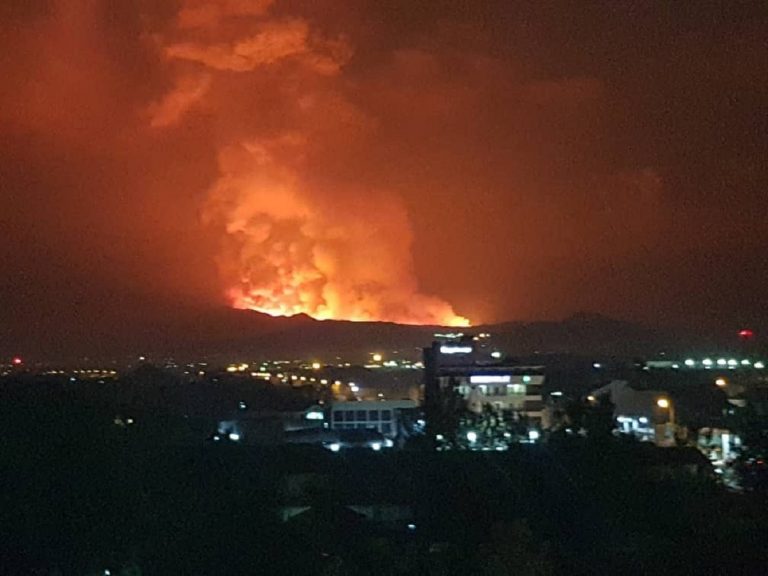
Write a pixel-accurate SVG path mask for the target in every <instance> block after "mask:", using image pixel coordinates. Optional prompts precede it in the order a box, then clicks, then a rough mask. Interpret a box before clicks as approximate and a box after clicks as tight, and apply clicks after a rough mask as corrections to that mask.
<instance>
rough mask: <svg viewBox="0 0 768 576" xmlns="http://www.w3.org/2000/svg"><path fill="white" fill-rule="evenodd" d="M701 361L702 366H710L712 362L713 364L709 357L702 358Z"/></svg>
mask: <svg viewBox="0 0 768 576" xmlns="http://www.w3.org/2000/svg"><path fill="white" fill-rule="evenodd" d="M701 363H702V364H704V366H712V364H714V362H712V359H711V358H704V360H702V362H701Z"/></svg>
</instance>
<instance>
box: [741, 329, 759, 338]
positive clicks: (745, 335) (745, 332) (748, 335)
mask: <svg viewBox="0 0 768 576" xmlns="http://www.w3.org/2000/svg"><path fill="white" fill-rule="evenodd" d="M754 337H755V333H754V332H753V331H752V330H750V329H748V328H745V329H744V330H739V338H742V339H744V340H751V339H752V338H754Z"/></svg>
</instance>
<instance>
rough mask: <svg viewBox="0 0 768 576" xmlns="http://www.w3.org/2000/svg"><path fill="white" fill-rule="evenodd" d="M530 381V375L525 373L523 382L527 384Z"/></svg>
mask: <svg viewBox="0 0 768 576" xmlns="http://www.w3.org/2000/svg"><path fill="white" fill-rule="evenodd" d="M530 381H531V377H530V376H527V375H526V376H523V382H525V383H526V384H528V383H529V382H530Z"/></svg>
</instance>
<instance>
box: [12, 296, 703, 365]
mask: <svg viewBox="0 0 768 576" xmlns="http://www.w3.org/2000/svg"><path fill="white" fill-rule="evenodd" d="M120 310H125V307H121V308H120ZM131 310H132V312H131V313H130V314H126V313H125V312H124V311H121V312H117V311H113V310H109V309H107V308H105V309H102V310H101V311H98V312H97V313H94V312H90V313H88V314H86V313H82V314H81V313H79V311H76V310H74V311H72V313H71V314H70V316H69V317H67V318H65V319H63V320H62V319H61V318H60V317H58V318H57V319H55V320H54V319H53V318H46V317H42V316H41V317H38V318H35V319H34V321H33V322H32V321H31V322H30V324H29V325H26V326H13V327H7V326H6V327H5V330H4V331H3V332H2V333H0V353H3V354H5V355H6V356H9V355H11V354H24V355H27V356H28V357H30V358H31V359H34V358H37V359H40V360H41V361H54V360H57V361H61V360H73V359H75V358H83V357H89V358H92V359H113V358H126V357H129V356H131V355H138V354H146V355H152V356H162V357H168V356H171V357H174V358H176V359H178V360H187V359H189V360H191V359H199V358H202V357H207V358H209V359H221V360H228V359H235V358H251V359H255V358H260V357H270V358H286V359H290V358H308V357H313V356H316V357H320V358H328V359H332V358H334V357H335V356H340V357H344V358H351V359H362V358H364V357H366V356H367V354H368V353H370V352H371V351H374V350H384V351H389V350H400V351H401V353H402V354H404V355H407V354H413V355H416V354H417V352H418V350H419V349H420V348H422V347H424V346H427V345H429V343H430V342H431V341H432V336H433V334H434V333H435V332H436V331H438V327H435V326H405V325H399V324H393V323H387V322H347V321H331V320H326V321H318V320H314V319H312V318H310V317H308V316H306V315H297V316H294V317H291V318H282V317H280V318H275V317H272V316H268V315H265V314H260V313H257V312H252V311H244V310H233V309H229V308H224V307H209V308H200V307H185V306H178V305H164V306H157V305H152V306H137V307H135V308H131ZM441 331H442V329H441ZM467 331H468V332H490V333H492V334H493V337H494V343H495V344H496V345H497V346H499V347H500V348H502V349H504V350H507V351H509V352H510V353H513V354H516V355H531V354H553V353H555V354H562V353H569V354H600V355H615V356H629V355H640V354H648V353H657V352H659V351H660V350H674V349H675V348H676V347H677V348H680V349H686V347H687V348H690V347H691V346H693V345H694V344H695V343H693V342H692V341H691V339H690V338H682V339H681V337H680V336H679V335H678V334H674V333H671V332H669V331H662V330H658V329H651V328H648V327H645V326H641V325H638V324H635V323H631V322H626V321H622V320H616V319H613V318H607V317H604V316H600V315H597V314H577V315H575V316H572V317H570V318H567V319H565V320H563V321H559V322H553V321H549V322H505V323H501V324H489V325H482V326H477V327H474V328H471V329H467Z"/></svg>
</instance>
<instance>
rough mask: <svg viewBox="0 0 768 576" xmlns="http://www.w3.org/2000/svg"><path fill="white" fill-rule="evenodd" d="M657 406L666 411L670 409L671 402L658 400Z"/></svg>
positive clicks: (663, 399) (662, 399)
mask: <svg viewBox="0 0 768 576" xmlns="http://www.w3.org/2000/svg"><path fill="white" fill-rule="evenodd" d="M656 406H658V407H659V408H664V409H665V410H666V409H667V408H669V400H668V399H667V398H659V399H658V400H656Z"/></svg>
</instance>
